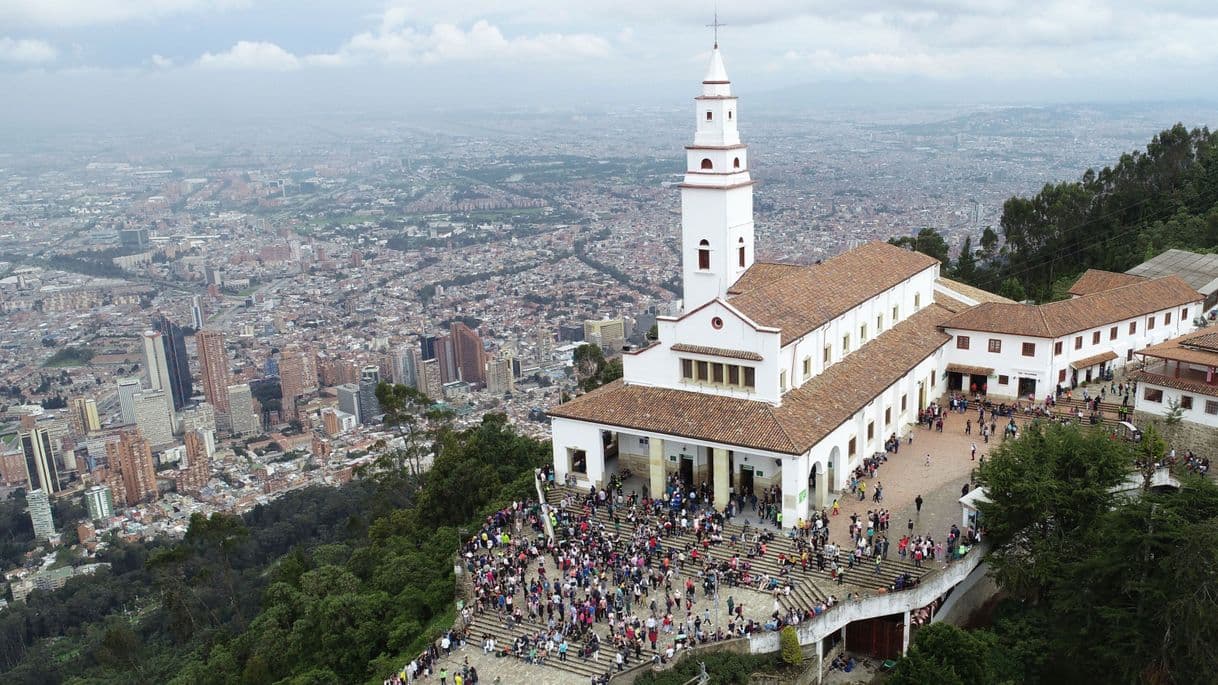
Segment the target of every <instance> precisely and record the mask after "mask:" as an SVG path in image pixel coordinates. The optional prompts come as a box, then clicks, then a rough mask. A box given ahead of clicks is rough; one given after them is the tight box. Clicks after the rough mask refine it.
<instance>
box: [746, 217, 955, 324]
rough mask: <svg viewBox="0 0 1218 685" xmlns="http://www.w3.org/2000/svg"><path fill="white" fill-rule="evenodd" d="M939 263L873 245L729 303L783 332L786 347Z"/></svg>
mask: <svg viewBox="0 0 1218 685" xmlns="http://www.w3.org/2000/svg"><path fill="white" fill-rule="evenodd" d="M938 263H939V262H938V260H936V259H935V258H934V257H928V256H926V255H924V254H921V253H919V252H910V251H909V250H906V249H903V248H900V247H897V246H895V245H889V244H888V243H883V242H878V241H877V242H871V243H867V244H866V245H863V246H862V247H859V248H856V249H854V250H850V251H849V252H843V253H842V254H840V255H838V256H836V257H834V258H832V259H829V260H826V261H824V262H822V263H820V264H813V265H811V266H804V267H800V268H798V269H790V270H788V272H787V273H785V274H783V275H782V277H781V278H778V279H776V280H772V281H769V282H768V283H762V284H760V285H758V286H756V287H754V288H751V289H749V290H747V291H746V292H744V293H742V294H740V295H736V296H735V297H733V298H731V300H730V302H731V304H732V305H733V306H734V307H736V308H737V309H739V310H740V311H741V312H743V313H744V315H745V316H747V317H749V318H750V319H752V320H753V321H755V322H757V323H758V324H760V325H762V326H770V327H773V328H780V329H782V344H783V345H786V344H788V343H791V342H794V341H796V340H798V339H800V338H802V337H803V336H804V335H806V334H807V333H808V332H809V331H811V330H812V329H814V328H817V327H819V326H821V325H823V324H825V323H826V322H828V321H830V320H832V319H834V318H836V317H838V316H840V315H841V314H844V313H845V312H847V311H849V310H850V309H851V308H853V307H855V306H857V305H859V304H861V303H863V302H865V301H867V300H869V299H871V298H872V297H875V296H876V295H878V294H880V293H882V292H884V291H885V290H888V289H889V288H892V287H893V286H896V285H897V284H899V283H900V282H901V281H904V280H906V279H908V278H910V277H912V276H914V275H915V274H917V273H920V272H922V271H925V270H927V269H930V268H932V267H934V266H935V265H936V264H938ZM741 280H743V277H741Z"/></svg>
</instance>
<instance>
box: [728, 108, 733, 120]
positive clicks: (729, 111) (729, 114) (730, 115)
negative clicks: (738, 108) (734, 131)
mask: <svg viewBox="0 0 1218 685" xmlns="http://www.w3.org/2000/svg"><path fill="white" fill-rule="evenodd" d="M727 118H728V119H731V118H732V110H730V109H729V110H728V111H727Z"/></svg>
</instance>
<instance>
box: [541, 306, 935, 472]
mask: <svg viewBox="0 0 1218 685" xmlns="http://www.w3.org/2000/svg"><path fill="white" fill-rule="evenodd" d="M950 315H951V312H949V311H948V310H946V309H944V308H943V307H940V306H938V305H930V306H928V307H925V308H924V309H923V310H922V311H920V312H918V313H917V314H914V315H913V316H911V317H910V318H909V319H906V320H905V321H902V322H901V323H900V324H897V325H896V326H894V327H892V328H890V329H888V330H887V331H884V332H883V333H881V334H880V335H878V336H876V337H875V338H874V339H873V340H871V341H870V342H868V343H866V344H865V345H863V346H862V347H861V348H859V349H858V350H857V351H855V352H854V353H852V354H849V355H846V358H845V359H843V360H842V361H840V362H838V363H836V364H833V365H832V366H830V367H829V368H828V369H826V370H825V371H824V372H823V373H821V374H820V375H818V376H816V377H814V378H813V379H812V380H810V381H808V382H807V383H805V384H804V385H802V386H801V387H799V388H796V389H794V390H791V391H790V392H788V393H787V394H786V395H785V396H784V397H783V402H782V406H780V407H775V406H773V405H770V404H769V403H767V402H761V401H757V400H747V399H742V398H735V397H722V396H718V395H709V394H704V393H699V392H694V391H689V390H673V389H669V388H653V387H648V386H642V385H626V384H624V383H623V382H622V381H620V380H619V381H614V382H613V383H610V384H608V385H605V386H603V387H601V388H598V389H596V390H594V391H592V392H590V393H588V394H586V395H582V396H580V397H577V398H575V399H573V400H571V401H570V402H567V403H566V404H561V405H559V406H557V407H554V408H553V409H552V410H550V415H551V416H557V417H560V418H570V419H577V420H582V421H590V422H593V423H600V424H606V425H611V426H618V427H620V428H624V429H627V430H631V429H633V430H640V431H648V432H656V433H666V434H669V435H676V436H680V437H685V438H693V439H699V440H707V441H710V442H717V443H721V444H726V445H734V446H738V447H742V448H746V449H760V450H766V451H770V452H779V453H783V454H803V453H804V452H807V451H808V450H809V449H811V448H812V446H813V445H815V444H816V443H817V442H820V440H822V439H823V438H824V437H825V436H826V435H828V434H829V433H830V432H831V431H833V430H834V429H835V428H837V427H838V426H840V425H841V424H842V423H843V422H845V421H847V420H848V419H849V418H850V417H851V416H853V415H854V414H855V413H857V412H858V411H859V410H860V409H862V408H863V407H864V406H866V405H867V403H868V402H871V401H872V400H873V399H875V398H876V396H878V395H879V394H880V393H881V392H883V391H884V390H885V389H886V388H887V387H888V386H889V385H891V384H892V383H893V382H894V381H895V380H896V379H897V378H899V377H901V376H902V375H904V374H905V373H908V372H909V370H910V369H912V368H913V367H915V366H917V365H918V364H919V363H920V362H922V360H924V359H926V358H927V357H929V356H930V355H932V354H934V353H935V351H936V350H938V349H939V348H940V347H942V346H943V345H944V344H945V343H946V342H947V341H948V340H950V337H949V336H948V335H947V334H945V333H943V332H942V331H941V330H940V329H939V326H940V324H941V323H942V322H943V320H944V319H946V318H947V317H949V316H950Z"/></svg>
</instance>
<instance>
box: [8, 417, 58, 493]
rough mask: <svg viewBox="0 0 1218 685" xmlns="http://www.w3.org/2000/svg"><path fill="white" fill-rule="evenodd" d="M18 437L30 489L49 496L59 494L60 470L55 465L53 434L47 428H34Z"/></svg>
mask: <svg viewBox="0 0 1218 685" xmlns="http://www.w3.org/2000/svg"><path fill="white" fill-rule="evenodd" d="M18 435H19V436H20V439H21V451H22V452H23V453H24V454H25V478H26V481H27V482H28V483H29V487H30V489H31V490H43V491H45V492H47V493H48V494H54V493H56V492H59V490H60V485H59V469H58V467H57V466H56V464H55V449H54V447H53V446H52V439H51V432H50V431H48V430H47V429H45V428H33V429H31V430H29V431H22V432H21V433H19V434H18Z"/></svg>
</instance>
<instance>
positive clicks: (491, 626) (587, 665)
mask: <svg viewBox="0 0 1218 685" xmlns="http://www.w3.org/2000/svg"><path fill="white" fill-rule="evenodd" d="M542 630H545V626H544V625H542V624H540V623H535V622H532V621H529V620H527V619H526V620H524V621H523V622H521V623H520V625H515V624H514V623H513V624H512V625H511V626H510V627H509V626H506V625H505V624H504V617H503V616H501V615H500V614H497V613H494V612H485V613H482V614H476V615H475V616H474V619H473V621H472V622H471V623H470V625H469V629H468V633H469V638H470V642H469V644H470V646H471V647H476V648H479V649H481V647H482V642H483V636H484V635H486V634H490V635H492V636H493V637H494V638H495V647H496V649H497V650H502V649H503V648H504V647H505V646H508V645H511V643H512V641H513V640H515V639H516V638H518V637H523V636H528V637H532V636H535V635H536V634H537V633H538V632H539V631H542ZM567 645H568V647H569V649H568V652H567V660H566V661H560V660H559V659H558V654H557V653H555V654H551V655H550V656H548V657H547V658H546V661H545V666H548V667H553V668H557V669H559V670H562V671H567V672H568V673H574V674H576V675H579V676H584V677H585V678H591V677H592V676H594V675H598V674H601V673H605V672H606V671H608V670H609V669H610V666H611V663H612V658H613V650H612V648H608V649H606V647H605V645H604V644H603V643H602V645H601V661H600V663H599V664H598V663H596V662H594V661H592V660H591V659H587V660H585V659H584V658H582V657H580V656H579V653H580V650H581V649H582V648H583V647H584V643H583V642H576V641H574V640H568V641H567ZM606 655H608V656H606ZM503 658H509V659H516V658H519V657H514V656H513V657H503ZM538 668H542V666H538Z"/></svg>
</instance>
